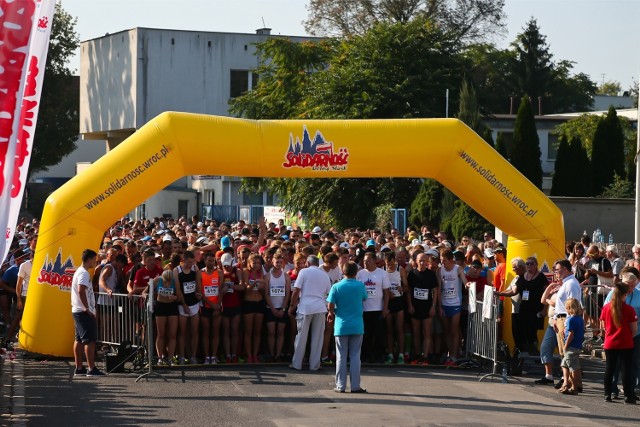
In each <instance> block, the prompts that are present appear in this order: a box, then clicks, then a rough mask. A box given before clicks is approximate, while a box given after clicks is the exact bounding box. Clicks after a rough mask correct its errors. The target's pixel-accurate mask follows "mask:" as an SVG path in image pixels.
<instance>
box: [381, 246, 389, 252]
mask: <svg viewBox="0 0 640 427" xmlns="http://www.w3.org/2000/svg"><path fill="white" fill-rule="evenodd" d="M386 251H391V248H390V247H389V246H388V245H384V246H382V247H381V248H380V252H386Z"/></svg>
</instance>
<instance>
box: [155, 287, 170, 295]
mask: <svg viewBox="0 0 640 427" xmlns="http://www.w3.org/2000/svg"><path fill="white" fill-rule="evenodd" d="M158 295H159V296H161V297H170V296H171V295H173V288H165V287H163V286H160V287H158Z"/></svg>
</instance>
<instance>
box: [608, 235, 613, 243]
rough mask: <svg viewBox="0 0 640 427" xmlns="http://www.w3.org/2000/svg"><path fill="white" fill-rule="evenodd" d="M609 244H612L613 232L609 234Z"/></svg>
mask: <svg viewBox="0 0 640 427" xmlns="http://www.w3.org/2000/svg"><path fill="white" fill-rule="evenodd" d="M609 244H610V245H613V234H609Z"/></svg>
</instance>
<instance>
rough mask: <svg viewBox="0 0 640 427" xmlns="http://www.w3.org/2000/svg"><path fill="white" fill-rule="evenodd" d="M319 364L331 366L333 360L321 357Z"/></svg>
mask: <svg viewBox="0 0 640 427" xmlns="http://www.w3.org/2000/svg"><path fill="white" fill-rule="evenodd" d="M320 364H321V365H322V366H332V365H333V360H331V359H329V358H328V357H323V358H322V360H321V361H320Z"/></svg>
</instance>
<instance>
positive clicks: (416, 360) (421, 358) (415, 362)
mask: <svg viewBox="0 0 640 427" xmlns="http://www.w3.org/2000/svg"><path fill="white" fill-rule="evenodd" d="M422 362H424V355H420V356H417V357H416V358H414V359H413V360H412V361H411V364H412V365H422Z"/></svg>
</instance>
